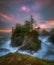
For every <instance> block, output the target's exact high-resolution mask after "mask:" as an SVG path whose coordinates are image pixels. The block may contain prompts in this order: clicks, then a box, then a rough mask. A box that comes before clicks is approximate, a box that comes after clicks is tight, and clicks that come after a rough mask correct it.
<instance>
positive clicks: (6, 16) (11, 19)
mask: <svg viewBox="0 0 54 65" xmlns="http://www.w3.org/2000/svg"><path fill="white" fill-rule="evenodd" d="M0 17H1V18H3V19H4V20H8V21H9V22H20V20H19V19H18V18H17V17H16V16H14V15H10V14H3V13H0Z"/></svg>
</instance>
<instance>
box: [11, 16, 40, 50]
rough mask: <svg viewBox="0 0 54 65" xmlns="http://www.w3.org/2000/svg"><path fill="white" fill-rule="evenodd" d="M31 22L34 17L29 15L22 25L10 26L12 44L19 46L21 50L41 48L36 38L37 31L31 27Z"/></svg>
mask: <svg viewBox="0 0 54 65" xmlns="http://www.w3.org/2000/svg"><path fill="white" fill-rule="evenodd" d="M33 23H34V19H33V18H32V16H31V20H30V21H27V20H26V21H25V24H24V25H21V24H16V26H15V28H14V29H13V28H12V37H11V41H12V42H11V44H12V46H21V48H20V49H21V50H31V51H37V50H38V49H40V48H41V42H40V40H39V39H38V36H39V33H38V31H37V30H34V29H33Z"/></svg>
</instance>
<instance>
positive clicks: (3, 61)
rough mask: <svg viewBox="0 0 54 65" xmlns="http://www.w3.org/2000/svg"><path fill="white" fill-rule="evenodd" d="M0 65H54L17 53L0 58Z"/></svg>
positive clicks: (53, 62)
mask: <svg viewBox="0 0 54 65" xmlns="http://www.w3.org/2000/svg"><path fill="white" fill-rule="evenodd" d="M0 65H54V61H48V60H43V59H39V58H36V57H32V56H28V55H24V54H19V53H12V54H11V53H10V54H8V55H6V56H2V57H0Z"/></svg>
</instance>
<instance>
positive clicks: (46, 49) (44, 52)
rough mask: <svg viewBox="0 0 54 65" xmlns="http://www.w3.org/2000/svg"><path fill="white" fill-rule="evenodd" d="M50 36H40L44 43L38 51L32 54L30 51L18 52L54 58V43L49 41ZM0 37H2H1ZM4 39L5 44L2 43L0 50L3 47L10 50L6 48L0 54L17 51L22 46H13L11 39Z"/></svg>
mask: <svg viewBox="0 0 54 65" xmlns="http://www.w3.org/2000/svg"><path fill="white" fill-rule="evenodd" d="M48 38H49V36H47V37H43V36H41V37H39V39H40V40H41V41H42V44H41V49H40V50H39V51H38V52H35V53H33V54H30V53H29V52H28V51H18V52H19V53H21V54H28V55H31V56H34V57H39V58H44V59H49V60H54V45H53V44H51V43H50V42H49V41H48ZM0 39H1V37H0ZM6 39H7V38H6ZM2 41H3V44H1V43H0V50H1V48H5V49H8V50H9V51H4V50H2V51H0V56H3V55H6V54H8V53H10V52H11V53H13V52H16V51H17V50H18V49H19V48H20V47H11V46H10V44H11V41H10V39H8V40H6V41H5V40H3V39H2ZM4 41H5V42H4Z"/></svg>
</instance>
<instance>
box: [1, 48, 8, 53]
mask: <svg viewBox="0 0 54 65" xmlns="http://www.w3.org/2000/svg"><path fill="white" fill-rule="evenodd" d="M3 51H4V52H7V51H9V50H8V49H6V48H0V52H3Z"/></svg>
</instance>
